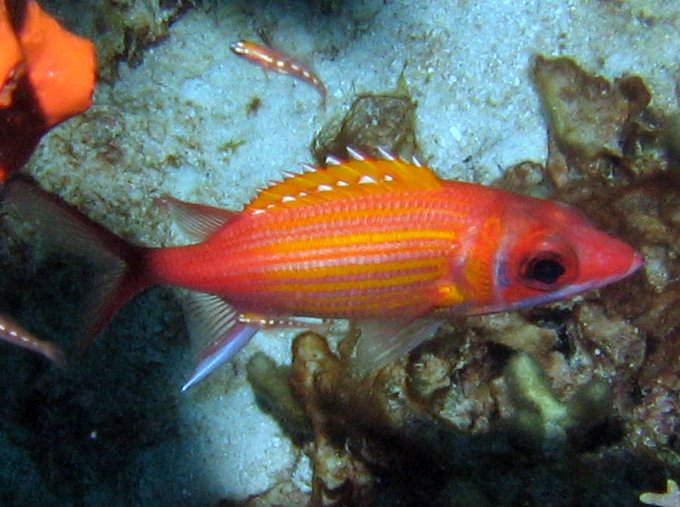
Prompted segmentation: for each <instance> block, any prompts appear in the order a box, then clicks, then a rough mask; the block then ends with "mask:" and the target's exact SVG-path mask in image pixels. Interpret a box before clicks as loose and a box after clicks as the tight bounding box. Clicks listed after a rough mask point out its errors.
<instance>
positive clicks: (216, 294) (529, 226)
mask: <svg viewBox="0 0 680 507" xmlns="http://www.w3.org/2000/svg"><path fill="white" fill-rule="evenodd" d="M348 151H349V152H350V155H351V160H340V159H337V158H334V157H331V158H329V159H328V163H329V164H330V165H329V166H328V167H326V168H316V167H310V166H307V167H306V171H305V172H303V173H301V174H293V175H289V176H287V177H286V178H285V179H283V180H282V181H281V182H279V183H275V184H273V185H271V186H270V187H268V188H266V189H264V190H261V191H260V193H259V194H258V195H257V196H256V197H255V199H253V200H252V201H251V202H250V204H248V205H247V206H246V207H245V208H244V209H243V211H241V212H233V211H227V210H223V209H219V208H213V207H209V206H203V205H197V204H190V203H186V202H181V201H177V200H175V199H172V198H170V197H166V198H164V200H163V204H164V206H166V207H167V208H168V209H169V211H170V212H171V213H172V214H173V215H174V218H175V219H176V221H177V223H178V224H179V225H180V227H181V228H182V229H183V230H185V231H186V232H188V233H189V236H190V237H191V238H192V239H193V240H195V242H196V243H195V244H192V245H188V246H180V247H169V248H142V247H138V246H134V245H132V244H130V243H128V242H127V241H125V240H123V239H122V238H119V237H118V236H115V235H114V234H112V233H111V232H109V231H106V230H105V229H103V228H102V227H100V226H99V227H96V226H95V225H93V223H92V222H91V221H89V220H88V219H86V218H84V217H83V216H82V215H80V214H76V213H75V212H74V211H73V210H72V209H71V208H66V207H65V206H64V205H62V206H61V209H59V210H56V211H55V210H54V206H50V203H49V202H48V201H50V198H49V196H47V197H46V196H45V195H44V194H41V193H39V192H38V190H37V189H34V188H32V187H28V188H27V187H26V186H25V185H26V183H23V184H22V182H19V181H17V182H14V183H13V184H12V185H11V186H10V188H9V189H8V192H7V195H6V200H7V201H8V202H9V203H10V204H12V205H13V206H15V207H17V206H18V207H20V208H23V209H24V210H23V211H24V212H23V213H22V215H23V216H30V215H31V214H32V215H33V216H36V217H37V218H41V217H45V218H47V219H48V224H49V230H50V232H52V233H53V234H54V233H57V234H58V235H59V236H60V237H66V238H68V244H69V245H72V247H77V248H79V249H80V250H81V251H85V252H89V253H91V254H97V252H99V253H98V254H97V255H98V256H99V258H104V259H106V264H107V265H108V266H109V272H110V276H109V277H108V278H106V279H105V285H104V286H103V287H100V290H99V291H97V292H99V293H104V292H105V291H104V290H102V289H103V288H104V287H105V288H107V289H108V293H107V294H105V295H106V297H105V298H104V303H103V304H102V305H98V308H100V310H99V312H98V314H97V315H96V316H95V318H94V319H92V322H93V324H92V326H91V327H90V334H89V336H90V338H93V337H94V336H95V335H96V334H97V333H98V332H100V331H101V330H102V329H103V328H104V327H105V326H106V325H107V323H108V322H109V321H110V320H111V318H112V317H113V315H114V314H115V313H116V312H117V311H118V310H119V309H120V308H121V307H122V306H123V305H124V304H125V303H126V302H127V301H128V300H129V299H131V298H132V297H134V296H135V295H136V294H137V293H139V292H141V291H142V290H144V289H145V288H147V287H149V286H151V285H155V284H170V285H175V286H179V287H184V288H187V289H190V290H192V291H197V292H198V293H199V294H198V295H197V296H196V297H195V298H193V300H192V302H191V305H190V306H191V308H189V311H188V313H187V321H188V322H189V325H190V327H193V328H194V329H197V330H199V331H200V333H199V334H201V335H204V336H207V337H209V341H210V345H209V346H208V348H206V349H205V351H204V352H203V353H202V355H201V356H200V358H199V359H200V362H199V364H198V366H197V368H196V370H195V371H194V373H193V374H192V377H191V379H190V380H189V381H188V382H187V383H186V384H185V386H184V389H186V388H187V387H188V386H190V385H191V384H193V383H195V382H197V381H198V380H200V379H201V378H203V377H204V376H206V375H207V374H208V373H209V372H210V371H212V370H214V369H215V368H216V367H217V366H218V365H219V364H220V363H222V362H223V361H225V360H227V359H229V358H231V357H232V356H233V355H234V354H236V352H237V351H238V350H239V349H240V348H241V347H243V346H244V345H245V344H246V343H247V342H248V340H249V339H250V338H251V337H252V336H253V335H254V334H255V333H256V332H257V331H258V329H262V328H263V327H271V326H274V327H278V326H299V327H308V325H307V324H306V323H302V322H300V321H299V320H297V318H298V317H316V318H344V319H351V320H353V321H355V322H357V324H358V325H359V327H360V329H361V338H360V340H359V343H358V345H357V348H356V350H355V356H356V357H355V361H356V362H355V366H356V367H357V368H358V369H360V370H363V371H365V370H367V369H371V368H375V367H377V366H381V365H383V364H385V363H387V362H389V361H391V360H394V359H396V358H398V357H399V356H400V355H402V354H404V353H406V352H407V351H409V350H411V349H413V348H414V347H415V346H417V345H418V344H419V343H421V342H422V341H423V340H426V339H428V338H429V337H431V336H432V334H433V333H434V332H435V331H436V329H437V327H438V326H439V324H440V323H441V321H442V320H444V319H446V318H447V317H448V316H452V315H474V314H482V313H490V312H499V311H506V310H515V309H518V308H525V307H528V306H531V305H539V304H544V303H548V302H551V301H555V300H558V299H563V298H568V297H571V296H573V295H575V294H577V293H580V292H583V291H586V290H590V289H594V288H597V287H602V286H603V285H607V284H610V283H613V282H616V281H617V280H620V279H622V278H625V277H626V276H628V275H630V274H631V273H633V272H635V271H636V270H638V269H639V268H640V266H641V265H642V257H641V256H640V254H638V253H637V252H636V251H635V250H634V249H633V248H631V247H630V246H629V245H627V244H626V243H624V242H622V241H619V240H618V239H616V238H613V237H611V236H609V235H607V234H605V233H603V232H601V231H599V230H597V229H596V228H595V227H594V226H593V225H592V224H591V223H590V222H589V221H588V220H587V219H586V218H585V216H583V215H582V214H581V213H580V212H579V211H578V210H576V209H573V208H571V207H569V206H567V205H565V204H561V203H557V202H552V201H547V200H542V199H535V198H531V197H525V196H521V195H517V194H513V193H510V192H507V191H503V190H500V189H495V188H490V187H485V186H482V185H477V184H473V183H463V182H456V181H443V180H440V179H439V178H437V177H436V176H435V174H434V173H432V172H431V171H430V170H429V169H428V168H426V167H423V166H421V165H419V164H410V163H407V162H404V161H402V160H399V159H396V158H394V157H393V156H391V155H390V154H389V153H386V152H383V157H384V158H382V159H372V158H368V157H366V156H365V155H363V154H362V153H359V152H358V151H356V150H353V149H350V150H348ZM31 194H33V196H34V197H33V198H31ZM41 196H42V197H41ZM51 200H52V201H54V198H51ZM26 208H28V209H26ZM59 217H62V218H59Z"/></svg>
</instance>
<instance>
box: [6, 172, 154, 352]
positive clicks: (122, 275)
mask: <svg viewBox="0 0 680 507" xmlns="http://www.w3.org/2000/svg"><path fill="white" fill-rule="evenodd" d="M3 207H4V208H5V209H6V210H8V211H10V212H13V213H15V214H16V215H18V217H19V219H20V220H21V221H22V222H25V223H28V224H31V225H33V226H34V227H35V229H36V232H37V233H39V234H40V236H42V237H44V238H45V240H46V242H47V244H48V245H51V246H54V247H56V248H58V249H59V250H61V251H65V252H68V253H70V254H72V255H77V256H82V257H84V258H85V259H87V260H88V261H89V262H91V263H92V264H93V265H94V267H95V268H96V270H97V274H96V276H95V279H94V281H93V283H92V287H91V292H90V294H89V296H88V298H87V303H86V309H85V311H84V312H83V320H84V322H83V326H82V329H83V335H82V337H81V339H80V341H79V343H78V344H77V346H76V353H82V352H83V351H84V350H85V349H86V348H87V347H88V346H89V345H90V344H91V343H92V341H93V340H94V338H95V337H96V336H97V335H98V334H99V333H100V332H101V331H102V330H103V329H104V328H105V327H106V325H107V324H108V323H109V321H110V320H111V319H112V318H113V316H114V315H115V314H116V312H117V311H118V310H119V309H120V308H121V307H122V306H123V305H125V303H127V302H128V301H129V300H130V299H131V298H132V297H134V296H135V295H136V294H138V293H139V292H141V291H142V290H144V289H145V288H146V287H147V286H149V285H150V283H151V282H150V281H149V280H148V279H147V276H146V270H145V258H146V253H147V252H148V249H145V248H142V247H139V246H135V245H133V244H131V243H129V242H128V241H126V240H124V239H123V238H121V237H119V236H117V235H115V234H114V233H112V232H110V231H108V230H107V229H105V228H104V227H102V226H101V225H99V224H97V223H96V222H94V221H93V220H91V219H89V218H88V217H86V216H85V215H83V214H82V213H80V212H79V211H78V210H77V209H76V208H74V207H72V206H70V205H68V204H67V203H65V202H64V201H63V200H61V199H60V198H59V197H57V196H55V195H52V194H50V193H48V192H45V191H44V190H42V189H40V188H39V187H38V186H37V185H36V184H35V183H32V182H31V181H29V180H27V179H23V178H18V179H14V180H13V181H11V182H10V183H9V184H8V185H7V187H6V188H5V192H4V195H3Z"/></svg>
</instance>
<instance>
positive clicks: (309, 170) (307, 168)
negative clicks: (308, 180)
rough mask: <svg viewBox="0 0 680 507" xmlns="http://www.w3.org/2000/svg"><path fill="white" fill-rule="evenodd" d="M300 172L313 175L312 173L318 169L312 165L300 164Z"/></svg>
mask: <svg viewBox="0 0 680 507" xmlns="http://www.w3.org/2000/svg"><path fill="white" fill-rule="evenodd" d="M302 170H303V171H304V172H306V173H313V172H316V171H317V170H318V169H317V168H316V167H314V166H313V165H309V164H302Z"/></svg>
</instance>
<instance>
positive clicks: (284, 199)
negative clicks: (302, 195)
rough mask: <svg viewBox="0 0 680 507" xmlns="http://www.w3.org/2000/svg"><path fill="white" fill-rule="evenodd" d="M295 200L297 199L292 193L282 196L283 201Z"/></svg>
mask: <svg viewBox="0 0 680 507" xmlns="http://www.w3.org/2000/svg"><path fill="white" fill-rule="evenodd" d="M294 200H295V197H293V196H292V195H284V196H283V197H282V198H281V202H291V201H294Z"/></svg>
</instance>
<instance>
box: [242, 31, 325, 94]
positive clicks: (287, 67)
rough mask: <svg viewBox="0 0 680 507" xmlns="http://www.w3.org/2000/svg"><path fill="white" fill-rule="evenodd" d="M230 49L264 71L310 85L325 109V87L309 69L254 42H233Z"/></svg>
mask: <svg viewBox="0 0 680 507" xmlns="http://www.w3.org/2000/svg"><path fill="white" fill-rule="evenodd" d="M230 48H231V50H232V51H233V52H234V53H235V54H237V55H239V56H242V57H243V58H245V59H246V60H248V61H249V62H252V63H255V64H257V65H259V66H260V67H263V68H264V69H265V70H273V71H274V72H278V73H280V74H287V75H289V76H293V77H295V78H297V79H299V80H301V81H304V82H306V83H309V84H311V85H312V86H313V87H314V88H316V90H317V91H318V92H319V93H320V94H321V105H322V106H323V107H326V87H325V86H324V84H323V83H322V82H321V79H319V77H318V76H317V75H316V74H314V72H312V70H311V69H310V68H309V67H306V66H305V65H303V64H302V63H300V62H298V61H297V60H295V59H293V58H292V57H290V56H288V55H284V54H283V53H281V52H279V51H276V50H274V49H272V48H268V47H265V46H260V45H259V44H256V43H255V42H249V41H245V40H240V41H238V42H234V43H233V44H232V45H231V46H230Z"/></svg>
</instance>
